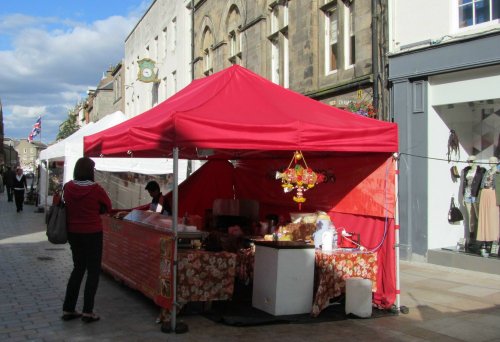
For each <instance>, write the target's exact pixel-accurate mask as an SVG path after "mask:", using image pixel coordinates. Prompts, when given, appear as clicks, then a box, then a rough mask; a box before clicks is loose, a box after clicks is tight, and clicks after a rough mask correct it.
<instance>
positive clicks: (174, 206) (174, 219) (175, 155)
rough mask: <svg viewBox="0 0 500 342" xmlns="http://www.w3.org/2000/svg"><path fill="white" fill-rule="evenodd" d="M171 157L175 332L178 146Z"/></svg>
mask: <svg viewBox="0 0 500 342" xmlns="http://www.w3.org/2000/svg"><path fill="white" fill-rule="evenodd" d="M172 152H173V159H174V188H173V193H172V225H173V229H174V267H173V275H172V277H173V279H172V284H173V290H172V298H173V303H172V312H171V319H170V324H171V328H172V331H173V332H175V327H176V325H177V322H176V320H177V221H178V217H179V215H178V212H179V208H178V205H179V203H178V200H179V188H178V186H179V148H178V147H174V149H173V151H172Z"/></svg>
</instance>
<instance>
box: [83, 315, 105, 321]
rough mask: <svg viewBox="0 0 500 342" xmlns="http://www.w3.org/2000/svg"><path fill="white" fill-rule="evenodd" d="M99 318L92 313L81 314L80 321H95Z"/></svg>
mask: <svg viewBox="0 0 500 342" xmlns="http://www.w3.org/2000/svg"><path fill="white" fill-rule="evenodd" d="M100 319H101V317H99V316H97V315H96V314H92V316H82V321H83V322H85V323H92V322H97V321H98V320H100Z"/></svg>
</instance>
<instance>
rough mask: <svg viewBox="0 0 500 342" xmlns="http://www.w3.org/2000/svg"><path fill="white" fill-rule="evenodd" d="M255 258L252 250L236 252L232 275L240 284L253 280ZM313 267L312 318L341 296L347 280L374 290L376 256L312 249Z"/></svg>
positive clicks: (376, 267) (376, 268)
mask: <svg viewBox="0 0 500 342" xmlns="http://www.w3.org/2000/svg"><path fill="white" fill-rule="evenodd" d="M311 248H314V246H311ZM255 258H256V253H255V249H254V248H245V249H241V250H240V251H238V263H237V274H236V276H237V278H238V279H239V280H240V281H241V282H242V283H244V284H250V283H251V282H252V281H255V276H254V263H255V264H256V262H255V261H254V260H255ZM313 268H314V296H313V298H312V309H311V311H310V312H311V316H313V317H317V316H318V315H319V314H320V313H321V311H322V310H324V309H326V308H327V307H328V306H329V305H330V300H332V299H335V298H337V297H339V296H340V295H341V294H344V293H345V291H346V279H348V278H363V279H368V280H370V281H371V284H372V292H376V291H377V272H378V266H377V253H373V252H367V251H359V250H354V249H336V250H333V251H331V252H323V251H321V250H319V249H316V250H315V257H314V266H313ZM254 286H255V284H254Z"/></svg>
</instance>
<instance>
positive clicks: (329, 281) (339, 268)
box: [311, 251, 377, 317]
mask: <svg viewBox="0 0 500 342" xmlns="http://www.w3.org/2000/svg"><path fill="white" fill-rule="evenodd" d="M315 277H316V281H317V287H316V291H315V295H314V301H313V309H312V313H311V315H312V316H314V317H316V316H318V315H319V314H320V312H321V310H323V309H324V308H326V307H327V306H328V305H329V301H330V299H331V298H335V297H338V296H340V295H341V293H343V292H345V280H346V279H347V278H353V277H359V278H364V279H370V280H371V281H372V291H373V292H375V291H376V290H377V254H376V253H345V252H333V253H322V252H321V251H316V269H315Z"/></svg>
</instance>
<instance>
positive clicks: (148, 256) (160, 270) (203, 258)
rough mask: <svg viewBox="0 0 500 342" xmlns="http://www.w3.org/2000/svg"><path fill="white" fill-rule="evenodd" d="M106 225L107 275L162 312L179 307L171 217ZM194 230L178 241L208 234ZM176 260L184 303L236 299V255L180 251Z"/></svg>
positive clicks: (138, 216)
mask: <svg viewBox="0 0 500 342" xmlns="http://www.w3.org/2000/svg"><path fill="white" fill-rule="evenodd" d="M102 221H103V228H104V229H103V233H104V246H103V260H102V267H103V269H104V271H106V272H108V273H110V274H111V275H112V276H113V277H115V278H116V279H118V280H120V281H123V282H124V283H125V284H126V285H128V286H129V287H131V288H133V289H136V290H138V291H140V292H142V293H143V294H144V295H145V296H147V297H149V298H151V299H152V300H153V301H154V302H155V303H156V304H157V305H159V306H160V307H161V308H162V309H164V310H162V311H170V310H171V309H172V307H173V303H174V298H173V283H174V282H173V256H174V253H173V251H174V233H173V231H172V230H171V229H169V228H168V225H169V223H168V218H167V217H165V216H162V215H159V214H157V213H148V212H142V213H135V214H134V215H131V216H130V217H129V219H128V220H127V219H117V218H114V217H110V216H104V215H103V216H102ZM180 226H181V227H180V228H181V229H182V230H185V229H186V227H184V226H182V225H180ZM189 230H190V231H180V232H179V233H178V237H179V239H181V238H182V239H183V240H190V239H192V240H193V241H196V240H197V239H198V238H200V239H201V238H202V236H203V234H204V233H203V232H201V231H197V230H192V229H190V228H189ZM193 245H196V246H198V244H193ZM177 259H178V267H177V302H178V303H179V304H181V305H182V304H185V303H187V302H190V301H212V300H228V299H231V298H232V295H233V288H234V278H235V274H236V254H234V253H228V252H207V251H203V250H200V249H196V248H192V249H179V251H178V258H177Z"/></svg>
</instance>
